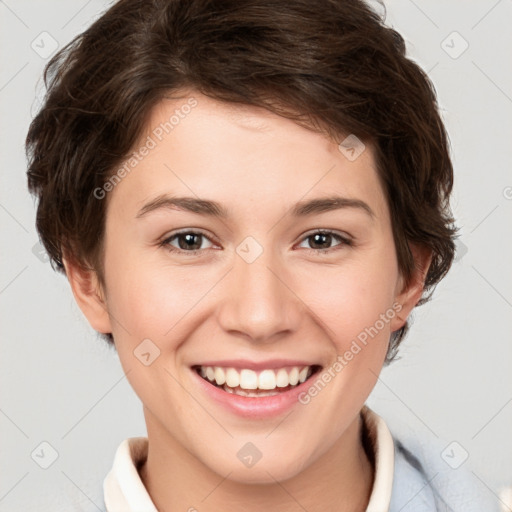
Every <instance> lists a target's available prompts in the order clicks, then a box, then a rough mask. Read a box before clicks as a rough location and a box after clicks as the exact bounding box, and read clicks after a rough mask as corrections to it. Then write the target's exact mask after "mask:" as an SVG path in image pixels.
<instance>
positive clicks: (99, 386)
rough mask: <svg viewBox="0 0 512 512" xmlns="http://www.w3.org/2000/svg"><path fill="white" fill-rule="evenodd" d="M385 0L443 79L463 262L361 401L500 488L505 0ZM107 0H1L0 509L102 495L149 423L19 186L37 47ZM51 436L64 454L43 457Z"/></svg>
mask: <svg viewBox="0 0 512 512" xmlns="http://www.w3.org/2000/svg"><path fill="white" fill-rule="evenodd" d="M386 5H387V9H388V16H387V23H388V24H389V25H391V26H393V27H395V28H396V29H398V31H399V32H400V33H401V34H402V35H403V36H404V38H405V39H406V42H407V46H408V50H409V52H410V55H411V56H412V57H413V58H414V59H415V60H416V61H417V62H419V64H420V65H421V66H422V67H423V68H424V69H425V70H426V71H427V72H428V73H429V76H430V77H431V79H432V80H433V82H434V84H435V87H436V90H437V92H438V96H439V102H440V105H441V108H442V114H443V117H444V119H445V121H446V125H447V129H448V132H449V134H450V139H451V142H452V147H453V160H454V165H455V173H456V184H455V193H454V196H453V201H452V205H453V209H454V213H455V215H456V218H457V221H458V225H459V226H461V234H462V238H461V243H459V247H458V249H459V250H458V256H457V262H456V263H455V264H454V266H453V268H452V270H451V271H450V273H449V275H448V277H447V278H446V279H445V280H444V281H443V282H442V283H441V285H439V286H438V288H437V290H436V293H435V295H434V299H433V301H432V302H431V303H429V304H427V305H424V306H422V307H420V308H418V309H417V310H416V312H415V313H414V324H413V326H412V329H411V332H410V333H409V335H408V337H407V339H406V341H405V343H404V345H403V346H402V349H401V359H400V360H399V361H397V362H395V363H393V364H392V365H391V366H390V367H388V368H386V369H384V371H383V372H382V374H381V376H380V380H379V383H378V385H377V387H376V388H375V390H374V392H373V394H372V396H371V399H370V402H369V403H370V405H371V406H372V407H373V408H374V409H375V410H376V411H377V412H378V413H380V414H381V415H382V416H384V417H385V418H386V420H387V421H388V423H389V424H390V425H392V424H393V423H395V422H403V423H404V424H407V425H409V426H410V427H411V429H413V430H414V431H416V432H417V433H418V434H420V435H423V436H425V437H426V438H432V439H435V440H437V441H438V442H439V443H440V444H441V446H443V447H445V446H448V445H449V444H450V443H452V442H453V441H456V442H457V443H458V444H457V445H452V446H451V448H453V447H454V446H455V452H453V453H455V458H456V459H457V458H460V457H463V456H464V454H465V453H466V452H467V454H468V460H467V461H466V462H464V464H463V466H464V467H471V469H472V478H474V485H475V486H476V487H478V488H479V489H481V490H482V492H483V493H494V494H496V495H497V494H498V493H499V492H500V490H501V489H502V488H503V487H504V486H506V485H511V483H512V438H511V436H510V431H511V428H510V427H511V425H512V371H511V367H512V343H511V341H512V340H511V338H512V335H511V333H512V325H511V324H512V270H511V269H512V265H511V263H510V262H511V261H512V259H511V255H512V238H511V236H510V235H511V232H512V231H511V227H512V172H511V162H512V143H511V136H512V116H511V114H512V72H511V67H510V62H511V60H510V57H511V48H512V31H511V30H510V25H511V22H512V1H510V0H501V1H496V0H485V1H484V0H479V1H466V2H460V1H454V0H450V1H446V0H443V1H441V0H436V1H428V2H427V1H426V0H423V1H421V0H416V1H412V0H396V1H392V2H391V1H390V2H387V3H386ZM106 6H107V3H106V2H105V1H101V0H90V1H88V2H87V1H82V2H70V1H67V2H65V1H63V0H61V1H57V0H51V1H50V0H47V1H45V2H37V1H35V0H33V1H28V0H21V1H15V0H5V1H2V0H0V52H1V54H0V61H1V69H0V165H1V173H0V180H1V184H0V225H1V229H2V244H1V249H0V250H1V256H0V257H1V262H2V264H1V265H0V308H1V309H0V314H1V324H0V325H1V336H2V342H1V346H0V357H1V358H0V361H1V370H0V389H1V395H0V439H2V442H1V448H2V458H1V475H2V477H1V480H0V511H9V512H11V511H21V510H52V511H55V510H57V508H58V505H57V498H56V497H55V496H56V495H57V494H58V493H63V494H66V495H67V496H69V498H66V499H67V500H69V502H71V501H73V500H75V501H76V502H79V501H82V502H83V503H90V500H92V501H94V500H96V499H98V498H97V495H98V485H99V483H100V484H101V481H102V479H103V477H104V476H105V475H106V473H107V472H108V471H109V469H110V467H111V464H112V459H113V456H114V452H115V449H116V448H117V446H118V445H119V443H120V442H121V441H122V440H123V439H125V438H126V437H132V436H138V435H145V425H144V419H143V415H142V407H141V405H140V403H139V401H138V398H137V397H136V395H135V393H134V392H133V391H132V390H131V388H130V386H129V384H128V383H127V380H126V378H125V376H124V374H123V371H122V369H121V366H120V364H119V361H118V358H117V355H116V353H115V352H114V351H113V350H111V349H108V348H107V347H106V345H105V344H104V343H103V342H102V341H101V340H100V339H98V338H97V336H96V334H95V333H94V331H93V330H92V329H91V328H90V327H89V326H88V324H87V323H86V320H85V319H84V318H83V316H82V314H81V312H80V311H79V309H78V307H77V306H76V305H75V303H74V300H73V298H72V295H71V292H70V289H69V286H68V284H67V281H66V280H65V278H64V277H62V276H60V275H57V274H55V273H54V272H53V271H52V269H51V267H50V265H49V263H48V262H47V261H45V259H44V257H43V256H42V255H41V253H40V251H39V249H38V245H37V243H38V237H37V234H36V232H35V228H34V216H35V208H34V201H33V200H32V198H31V197H30V196H29V195H28V193H27V191H26V179H25V171H26V160H25V156H24V149H23V143H24V138H25V135H26V132H27V128H28V125H29V123H30V121H31V119H32V115H33V112H34V108H36V107H37V104H38V100H37V96H38V94H37V90H38V87H40V86H41V84H40V82H39V85H38V79H39V77H40V75H41V72H42V69H43V66H44V64H45V63H46V62H47V60H48V59H47V58H46V56H45V55H40V54H41V53H44V51H49V50H51V49H52V47H51V44H52V39H53V40H55V41H56V43H53V44H58V46H59V48H60V47H62V46H63V45H64V44H65V43H67V42H68V41H69V40H70V39H72V38H73V37H74V36H75V35H76V34H78V33H79V32H81V31H83V30H84V29H85V28H86V27H87V26H88V25H89V24H90V23H91V22H92V21H93V20H94V19H95V18H96V17H98V16H99V15H100V13H101V12H102V11H103V10H104V9H105V7H106ZM42 32H47V33H48V34H50V36H48V35H45V34H43V35H40V34H41V33H42ZM453 32H457V33H458V34H453ZM33 41H34V43H33ZM466 42H467V43H466ZM466 44H468V45H469V46H468V48H467V49H466V50H465V51H464V52H462V50H464V48H465V46H466ZM31 45H32V46H31ZM33 47H34V48H33ZM35 48H37V51H36V49H35ZM43 441H46V442H47V443H49V444H50V445H51V447H53V448H49V447H47V446H46V447H45V446H43V447H41V446H40V444H41V443H42V442H43ZM451 448H450V449H451ZM41 450H42V451H41ZM52 450H55V451H56V453H57V454H58V457H57V459H56V460H55V462H54V463H53V464H52V465H51V466H50V467H49V468H48V469H46V470H45V469H43V468H41V467H40V465H41V464H43V465H45V464H49V463H50V462H52V453H53V451H52ZM31 454H32V455H31ZM38 454H39V456H38ZM441 456H442V454H441V453H440V457H441ZM453 471H456V469H454V470H453ZM65 509H66V510H72V507H71V506H68V507H65ZM93 509H94V508H93Z"/></svg>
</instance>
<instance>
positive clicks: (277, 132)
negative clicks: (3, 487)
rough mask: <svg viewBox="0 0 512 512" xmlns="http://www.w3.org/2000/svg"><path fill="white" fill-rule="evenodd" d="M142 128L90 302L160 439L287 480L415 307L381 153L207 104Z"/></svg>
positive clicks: (365, 385) (363, 385)
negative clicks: (346, 148)
mask: <svg viewBox="0 0 512 512" xmlns="http://www.w3.org/2000/svg"><path fill="white" fill-rule="evenodd" d="M190 98H193V100H192V99H190ZM185 105H189V106H190V108H188V107H185ZM176 111H178V112H177V113H176ZM173 114H174V119H173V120H171V124H168V125H165V124H162V123H165V122H166V121H167V122H168V121H169V119H171V116H173ZM148 126H149V128H148V131H147V133H146V134H145V135H144V137H143V138H142V139H141V142H140V144H139V145H137V146H136V148H135V150H136V151H138V152H139V156H140V157H141V158H140V160H137V163H136V165H134V166H133V168H131V169H130V172H126V173H121V174H125V176H124V177H122V179H121V180H120V182H119V183H117V184H116V185H115V187H113V190H112V191H110V192H109V193H108V197H107V198H106V199H105V200H108V212H107V220H106V232H105V240H104V278H105V282H104V283H105V284H104V288H103V299H104V309H103V308H97V309H96V310H94V308H91V307H88V306H83V308H82V309H83V310H84V312H85V313H86V315H87V316H88V317H89V320H90V321H91V324H92V325H93V326H94V327H95V328H97V329H98V330H100V331H101V330H103V331H105V332H106V331H110V332H112V334H113V336H114V339H115V345H116V348H117V351H118V354H119V357H120V361H121V364H122V366H123V369H124V370H125V372H126V373H127V378H128V379H129V381H130V383H131V385H132V386H133V388H134V390H135V392H136V393H137V395H138V396H139V397H140V399H141V401H142V402H143V405H144V412H145V417H146V421H147V425H148V433H149V434H151V433H153V434H154V435H155V436H156V435H158V436H159V438H160V439H161V440H164V439H167V440H168V441H169V442H170V443H171V442H172V443H174V444H175V445H177V446H180V447H182V448H183V449H184V450H186V451H187V452H188V453H190V454H192V455H193V456H195V457H196V458H197V460H198V461H199V463H200V464H202V465H203V466H204V467H207V468H209V469H210V470H212V471H215V472H216V473H218V474H220V475H226V474H227V473H229V472H231V475H230V478H233V479H235V480H238V481H246V482H249V481H250V482H256V481H258V482H267V481H270V480H269V478H270V477H269V473H270V474H271V475H273V477H274V478H277V479H280V480H281V479H286V478H290V477H293V476H294V475H296V474H298V473H299V472H300V471H302V470H304V469H305V468H306V467H309V466H310V465H312V464H314V463H315V462H316V461H317V460H318V459H319V458H320V457H322V456H323V455H324V454H326V453H328V452H329V450H331V449H332V448H333V447H334V446H336V443H338V442H339V440H340V439H341V438H343V436H344V434H345V433H346V432H348V430H349V429H350V426H351V425H353V424H354V422H355V420H356V418H357V416H358V413H359V411H360V409H361V407H362V406H363V404H364V402H365V400H366V398H367V396H368V394H369V393H370V391H371V390H372V388H373V387H374V385H375V382H376V379H377V375H378V374H379V372H380V370H381V368H382V365H383V361H384V358H385V355H386V350H387V347H388V341H389V338H390V335H391V332H392V331H394V330H396V329H398V328H400V327H401V326H402V325H403V323H404V320H403V319H404V318H406V316H407V313H408V311H409V310H410V308H411V307H412V305H413V304H412V303H411V298H410V295H407V294H406V292H405V291H403V290H402V281H401V278H400V274H399V269H398V266H397V258H396V253H395V247H394V243H393V235H392V227H391V223H390V216H389V211H388V207H387V203H386V199H385V196H384V193H383V190H382V187H381V185H380V183H379V179H378V176H377V172H376V168H375V162H374V157H373V153H372V148H371V147H370V146H366V148H365V149H364V151H363V152H362V153H361V154H360V155H359V156H358V157H357V158H356V159H355V160H354V159H353V158H347V154H348V155H349V156H351V155H350V153H346V152H342V151H341V150H340V149H339V148H338V145H337V144H335V143H334V142H332V141H329V140H328V139H327V138H326V137H325V136H323V135H321V134H318V133H314V132H313V131H310V130H307V129H306V128H303V127H299V126H298V125H296V124H295V123H293V122H292V121H290V120H287V119H284V118H281V117H278V116H276V115H274V114H272V113H270V112H268V111H266V110H263V109H257V108H241V107H239V106H234V105H227V104H223V103H220V102H216V101H214V100H212V99H209V98H207V97H205V96H202V95H201V94H199V93H190V95H188V96H184V97H183V99H178V100H165V101H163V102H161V103H160V104H159V105H158V107H157V108H156V109H155V110H154V111H153V112H152V116H151V119H150V121H149V125H148ZM162 126H166V127H167V130H168V133H165V130H162ZM170 127H171V128H170ZM148 136H149V139H148ZM150 139H151V140H150ZM159 139H161V140H159ZM343 139H344V137H340V141H341V140H343ZM144 145H146V148H147V151H144V150H142V151H139V149H140V147H141V146H144ZM356 149H357V148H356ZM142 153H144V155H142ZM132 163H133V162H132ZM182 197H186V198H188V200H186V201H182V202H181V203H173V202H172V200H173V199H174V200H176V199H177V198H182ZM326 198H329V199H339V201H338V202H337V203H336V202H335V201H331V202H330V203H321V202H320V201H321V200H324V199H326ZM209 202H214V203H215V205H213V206H212V204H210V203H209ZM334 206H336V207H334ZM219 212H222V215H217V214H218V213H219ZM413 302H414V301H413ZM105 311H106V313H105ZM306 378H307V380H305V382H301V381H303V380H304V379H306ZM226 379H227V384H229V386H227V387H226V384H225V383H224V384H223V382H224V381H225V380H226ZM211 381H214V382H211ZM297 381H298V382H297ZM256 386H257V389H255V387H256ZM261 388H263V389H261ZM233 389H235V390H236V391H235V392H233ZM248 394H249V396H247V395H248ZM252 394H254V395H256V396H250V395H252ZM243 395H245V396H243ZM150 439H151V438H150ZM162 442H163V441H162ZM247 443H252V445H249V444H247ZM253 445H254V446H253ZM254 447H256V450H255V448H254ZM258 452H260V453H261V454H263V456H262V458H261V460H260V461H259V462H258V463H257V464H256V465H255V466H254V467H249V466H248V465H245V464H240V460H242V459H243V458H244V457H247V456H255V455H256V456H257V453H258ZM244 460H245V459H244Z"/></svg>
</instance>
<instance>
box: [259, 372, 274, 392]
mask: <svg viewBox="0 0 512 512" xmlns="http://www.w3.org/2000/svg"><path fill="white" fill-rule="evenodd" d="M258 387H259V388H260V389H274V388H275V387H276V374H275V373H274V370H263V371H262V372H261V373H260V375H259V377H258Z"/></svg>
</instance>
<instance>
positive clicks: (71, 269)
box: [63, 258, 112, 333]
mask: <svg viewBox="0 0 512 512" xmlns="http://www.w3.org/2000/svg"><path fill="white" fill-rule="evenodd" d="M63 263H64V268H65V270H66V276H67V278H68V281H69V284H70V285H71V290H72V291H73V295H74V297H75V300H76V303H77V304H78V306H79V308H80V309H81V310H82V313H83V314H84V315H85V317H86V318H87V320H88V321H89V323H90V324H91V327H92V328H93V329H94V330H95V331H97V332H101V333H111V332H112V327H111V324H110V317H109V314H108V308H107V303H106V300H105V293H104V290H103V287H102V285H101V283H100V280H99V278H98V275H97V273H96V272H95V271H94V270H92V269H85V268H83V267H82V266H80V265H79V264H78V263H76V262H73V261H72V260H71V259H67V258H65V259H63Z"/></svg>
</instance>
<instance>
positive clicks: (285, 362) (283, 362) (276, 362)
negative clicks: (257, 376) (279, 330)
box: [193, 359, 321, 371]
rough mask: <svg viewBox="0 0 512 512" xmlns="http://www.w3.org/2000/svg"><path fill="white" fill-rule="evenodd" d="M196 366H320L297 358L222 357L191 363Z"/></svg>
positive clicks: (263, 367) (276, 367)
mask: <svg viewBox="0 0 512 512" xmlns="http://www.w3.org/2000/svg"><path fill="white" fill-rule="evenodd" d="M194 366H195V367H197V366H220V367H221V368H238V369H244V368H246V369H248V370H254V371H259V370H267V369H269V370H273V369H278V368H285V367H287V366H299V367H304V366H321V365H320V364H318V363H313V362H311V361H300V360H299V359H268V360H267V361H259V362H256V361H250V360H248V359H223V360H222V361H204V362H202V363H198V364H195V365H193V367H194Z"/></svg>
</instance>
